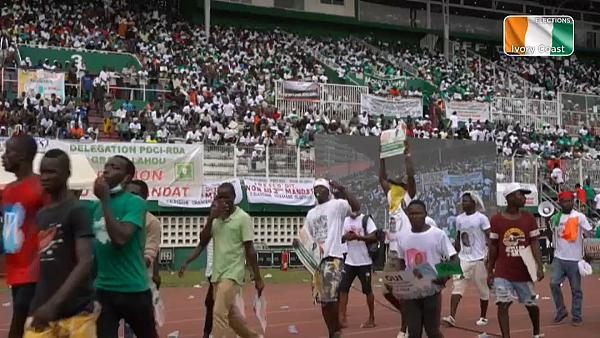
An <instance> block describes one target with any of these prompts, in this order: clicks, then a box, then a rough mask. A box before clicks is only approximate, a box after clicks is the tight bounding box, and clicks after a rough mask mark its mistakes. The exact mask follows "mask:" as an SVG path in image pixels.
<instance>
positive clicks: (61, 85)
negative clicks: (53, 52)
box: [18, 70, 65, 101]
mask: <svg viewBox="0 0 600 338" xmlns="http://www.w3.org/2000/svg"><path fill="white" fill-rule="evenodd" d="M18 88H19V94H20V93H26V94H27V95H28V96H32V97H33V96H35V95H36V94H40V95H41V96H42V98H44V99H49V98H50V97H51V96H52V94H55V95H56V96H57V97H59V98H60V99H61V100H63V101H64V99H65V73H59V72H47V71H44V70H19V76H18Z"/></svg>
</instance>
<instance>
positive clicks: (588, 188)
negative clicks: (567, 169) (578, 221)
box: [583, 177, 596, 217]
mask: <svg viewBox="0 0 600 338" xmlns="http://www.w3.org/2000/svg"><path fill="white" fill-rule="evenodd" d="M583 183H584V184H583V190H584V191H585V199H586V200H587V203H586V205H587V206H588V210H587V215H588V217H589V216H592V211H593V210H594V208H595V204H596V203H594V198H596V190H594V188H593V187H592V183H591V180H590V178H589V177H588V178H586V179H585V182H583Z"/></svg>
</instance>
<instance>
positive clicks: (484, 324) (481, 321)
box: [475, 317, 488, 326]
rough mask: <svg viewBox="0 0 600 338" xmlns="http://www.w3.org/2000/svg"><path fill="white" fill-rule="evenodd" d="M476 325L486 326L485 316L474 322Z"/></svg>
mask: <svg viewBox="0 0 600 338" xmlns="http://www.w3.org/2000/svg"><path fill="white" fill-rule="evenodd" d="M475 324H477V326H486V325H487V324H488V319H487V318H483V317H482V318H479V320H478V321H477V322H476V323H475Z"/></svg>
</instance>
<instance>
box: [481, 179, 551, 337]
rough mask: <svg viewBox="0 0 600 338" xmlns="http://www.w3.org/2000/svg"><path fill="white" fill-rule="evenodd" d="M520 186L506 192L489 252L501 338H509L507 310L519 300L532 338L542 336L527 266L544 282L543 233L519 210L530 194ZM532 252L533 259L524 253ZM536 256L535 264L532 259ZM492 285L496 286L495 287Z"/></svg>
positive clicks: (494, 220)
mask: <svg viewBox="0 0 600 338" xmlns="http://www.w3.org/2000/svg"><path fill="white" fill-rule="evenodd" d="M530 193H531V191H530V190H527V189H525V188H523V187H521V185H520V184H519V183H510V184H508V185H507V187H506V188H505V190H504V197H505V198H506V204H507V207H506V209H505V210H504V211H502V212H500V213H498V214H496V215H494V217H492V220H491V222H490V223H491V230H490V242H489V246H488V248H489V250H488V258H489V260H488V267H487V268H488V269H487V272H488V284H489V285H493V287H494V294H495V297H496V305H497V306H498V322H499V324H500V331H501V332H502V338H510V327H509V317H508V309H509V308H510V305H511V304H512V302H513V301H514V300H515V298H516V299H518V300H519V303H521V304H523V305H525V308H526V309H527V312H528V313H529V318H530V319H531V324H532V326H533V338H539V337H542V335H540V309H539V307H538V305H537V297H536V294H535V292H534V290H533V282H534V281H533V280H532V277H531V276H530V274H529V270H528V269H527V266H526V265H525V262H528V263H530V264H535V265H536V270H537V272H536V276H534V279H535V280H536V281H541V280H542V279H543V278H544V271H543V266H542V259H541V257H542V254H541V251H540V243H539V240H538V239H539V237H540V230H539V229H538V226H537V223H536V221H535V218H534V217H533V215H531V214H530V213H528V212H526V211H521V210H520V209H521V208H522V207H524V206H525V201H526V197H525V195H527V194H530ZM529 250H530V251H531V255H525V256H522V253H526V252H527V251H529ZM531 256H533V261H534V262H530V258H528V257H531ZM492 281H493V283H492Z"/></svg>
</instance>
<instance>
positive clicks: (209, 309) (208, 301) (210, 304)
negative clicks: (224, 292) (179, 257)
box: [179, 240, 215, 338]
mask: <svg viewBox="0 0 600 338" xmlns="http://www.w3.org/2000/svg"><path fill="white" fill-rule="evenodd" d="M202 251H204V247H203V246H202V244H201V242H198V245H197V246H196V248H195V249H194V251H193V252H192V254H191V255H190V257H188V259H186V260H185V262H184V263H183V264H182V265H181V268H179V278H182V277H183V275H184V274H185V271H186V270H187V267H188V265H189V264H190V263H191V262H193V261H194V260H196V258H198V257H200V254H201V253H202ZM212 266H213V241H212V240H210V242H208V245H207V247H206V270H205V271H204V276H205V277H206V279H207V280H208V284H209V286H208V291H206V298H205V299H204V306H205V307H206V310H205V315H204V335H203V338H209V337H210V334H211V333H212V328H213V308H214V305H215V300H214V299H213V296H214V295H213V293H214V291H213V283H211V282H210V278H211V276H212Z"/></svg>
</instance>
